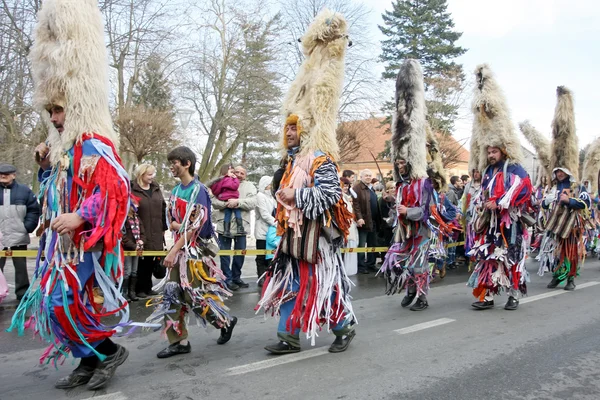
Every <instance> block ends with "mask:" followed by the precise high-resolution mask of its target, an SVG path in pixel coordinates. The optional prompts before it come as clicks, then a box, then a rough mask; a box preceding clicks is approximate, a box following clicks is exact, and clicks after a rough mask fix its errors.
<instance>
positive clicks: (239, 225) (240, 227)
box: [235, 218, 247, 236]
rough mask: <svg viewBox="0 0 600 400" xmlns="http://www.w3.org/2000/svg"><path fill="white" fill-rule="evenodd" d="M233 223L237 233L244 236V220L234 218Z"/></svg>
mask: <svg viewBox="0 0 600 400" xmlns="http://www.w3.org/2000/svg"><path fill="white" fill-rule="evenodd" d="M235 223H236V225H237V234H238V235H244V236H245V235H247V233H246V231H245V230H244V220H243V219H241V218H236V219H235Z"/></svg>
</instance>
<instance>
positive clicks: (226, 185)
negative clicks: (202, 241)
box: [209, 165, 246, 238]
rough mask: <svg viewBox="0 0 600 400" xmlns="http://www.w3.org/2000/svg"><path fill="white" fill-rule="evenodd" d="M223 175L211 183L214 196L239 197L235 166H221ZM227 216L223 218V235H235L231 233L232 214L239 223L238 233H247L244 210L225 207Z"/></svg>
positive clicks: (222, 199) (227, 198) (223, 197)
mask: <svg viewBox="0 0 600 400" xmlns="http://www.w3.org/2000/svg"><path fill="white" fill-rule="evenodd" d="M220 173H221V177H220V178H219V179H217V180H216V181H214V182H212V183H211V184H209V187H210V190H211V191H212V192H213V194H214V196H215V197H216V198H217V199H219V200H221V201H227V200H231V199H239V197H240V192H239V191H238V188H239V187H240V181H239V179H238V178H237V177H236V176H235V174H234V173H233V167H232V166H231V165H224V166H222V167H221V171H220ZM223 212H224V214H225V218H224V220H223V236H225V237H227V238H231V237H233V236H232V235H231V214H232V213H233V214H234V215H235V222H236V224H237V234H238V235H246V232H245V231H244V221H243V220H242V212H241V210H240V209H239V208H229V207H227V208H225V210H223Z"/></svg>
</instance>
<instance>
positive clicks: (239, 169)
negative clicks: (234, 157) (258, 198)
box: [233, 167, 246, 182]
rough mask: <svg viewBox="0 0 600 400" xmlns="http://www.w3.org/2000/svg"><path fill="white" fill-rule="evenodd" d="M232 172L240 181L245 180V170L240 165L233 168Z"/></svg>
mask: <svg viewBox="0 0 600 400" xmlns="http://www.w3.org/2000/svg"><path fill="white" fill-rule="evenodd" d="M233 173H234V174H235V176H237V178H238V179H239V180H240V182H241V181H245V180H246V170H245V169H244V168H242V167H235V169H234V170H233Z"/></svg>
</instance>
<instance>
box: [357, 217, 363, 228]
mask: <svg viewBox="0 0 600 400" xmlns="http://www.w3.org/2000/svg"><path fill="white" fill-rule="evenodd" d="M364 224H365V220H364V219H362V218H361V219H359V220H358V221H356V226H358V227H359V228H362V227H363V225H364Z"/></svg>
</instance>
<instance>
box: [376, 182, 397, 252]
mask: <svg viewBox="0 0 600 400" xmlns="http://www.w3.org/2000/svg"><path fill="white" fill-rule="evenodd" d="M379 210H380V211H381V219H382V224H381V229H379V230H378V231H377V239H378V244H379V246H381V247H389V246H390V245H391V244H392V238H393V236H394V228H393V225H394V222H395V221H396V219H397V215H396V183H395V182H394V181H390V182H388V183H386V184H385V192H384V193H383V195H382V196H381V198H380V199H379ZM385 254H386V253H380V257H381V260H383V259H384V258H385Z"/></svg>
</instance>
